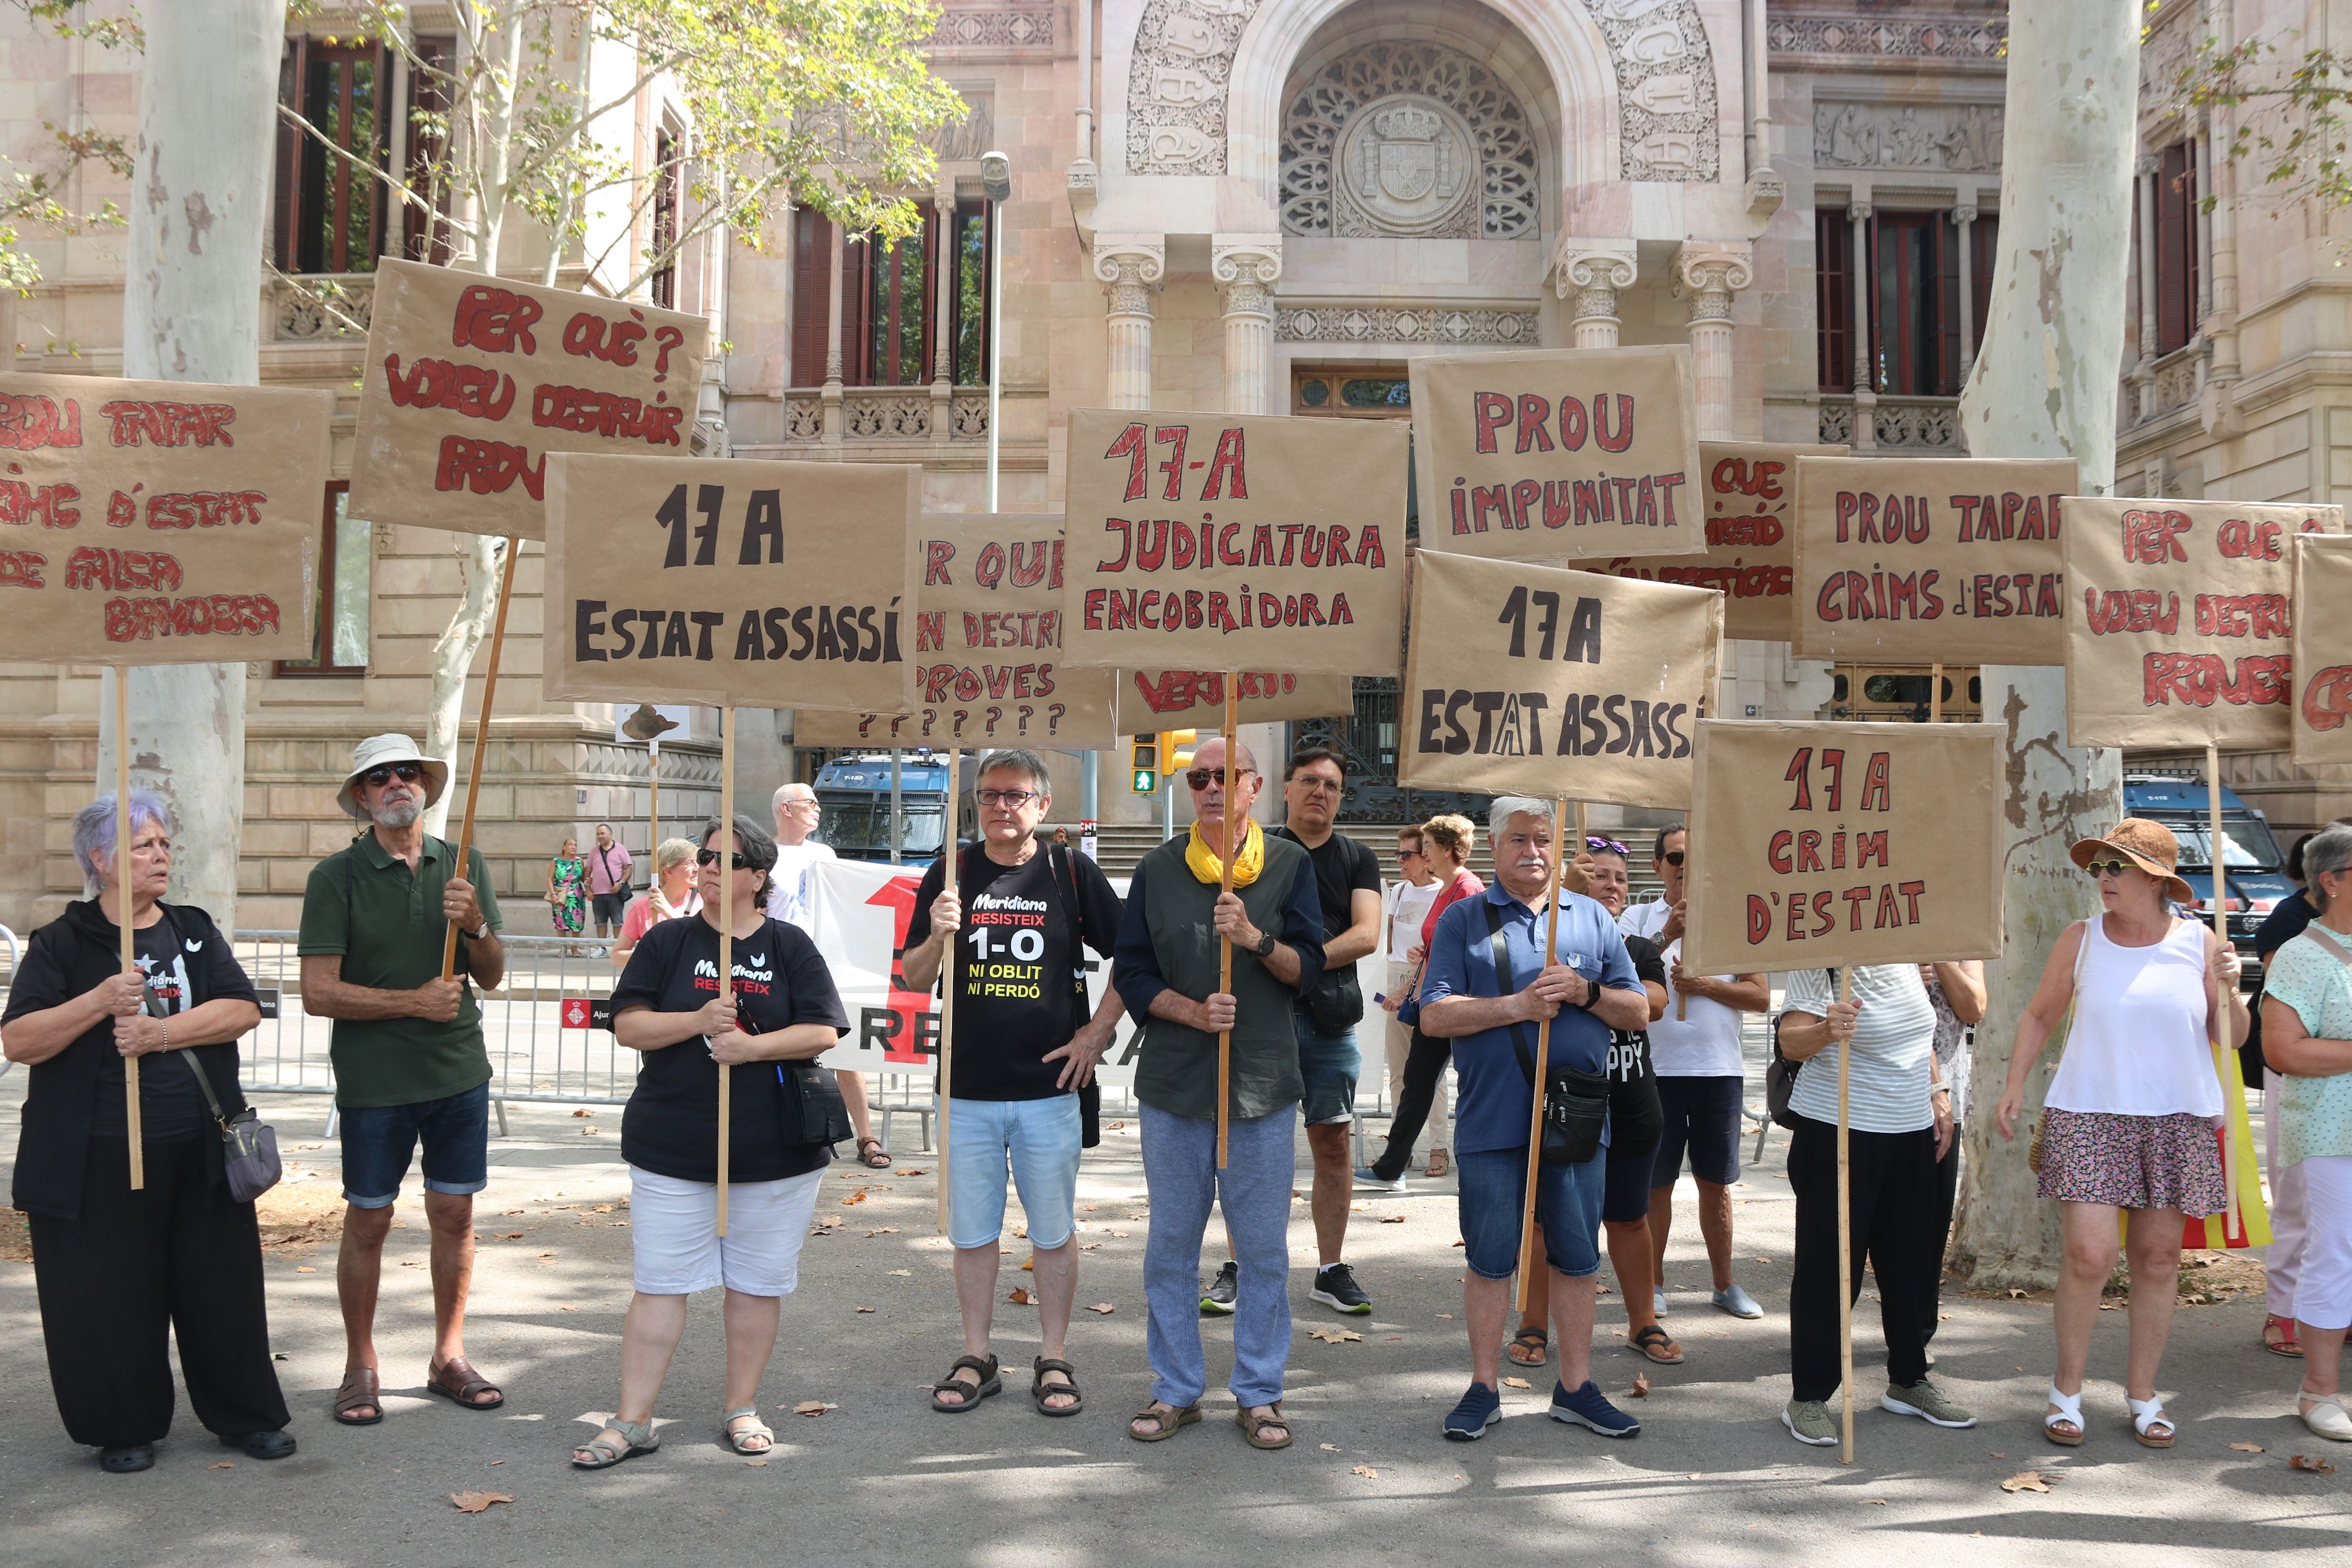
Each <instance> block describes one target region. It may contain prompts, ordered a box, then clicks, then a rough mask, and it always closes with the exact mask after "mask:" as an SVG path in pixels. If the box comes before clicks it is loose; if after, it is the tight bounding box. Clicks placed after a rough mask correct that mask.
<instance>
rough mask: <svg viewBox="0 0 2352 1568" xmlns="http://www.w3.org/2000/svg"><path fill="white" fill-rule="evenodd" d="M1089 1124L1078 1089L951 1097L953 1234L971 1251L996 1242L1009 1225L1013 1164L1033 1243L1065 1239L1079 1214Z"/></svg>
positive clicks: (1044, 1245)
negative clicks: (1031, 1096) (1081, 1151)
mask: <svg viewBox="0 0 2352 1568" xmlns="http://www.w3.org/2000/svg"><path fill="white" fill-rule="evenodd" d="M1084 1131H1085V1129H1084V1126H1083V1124H1082V1122H1081V1120H1080V1118H1079V1115H1078V1097H1077V1096H1076V1095H1075V1094H1057V1095H1054V1096H1052V1097H1051V1098H1050V1099H1046V1100H953V1101H950V1119H949V1122H948V1170H947V1180H948V1197H949V1201H950V1207H949V1209H948V1240H949V1241H950V1242H951V1243H953V1244H954V1245H955V1246H956V1247H958V1248H960V1249H961V1250H964V1251H970V1250H971V1248H973V1247H993V1246H995V1245H996V1239H997V1237H999V1236H1000V1235H1002V1234H1003V1230H1004V1172H1005V1167H1006V1166H1007V1165H1008V1164H1010V1165H1011V1167H1012V1170H1013V1186H1014V1187H1015V1188H1016V1189H1018V1190H1019V1192H1020V1194H1021V1208H1022V1212H1023V1213H1024V1214H1026V1215H1028V1216H1029V1244H1030V1245H1031V1246H1032V1247H1036V1248H1038V1249H1039V1250H1040V1251H1043V1252H1051V1251H1053V1250H1054V1248H1055V1247H1061V1246H1064V1245H1066V1243H1067V1242H1068V1241H1069V1239H1070V1232H1071V1231H1072V1230H1073V1229H1074V1228H1076V1226H1075V1225H1074V1223H1073V1222H1074V1221H1075V1220H1076V1217H1077V1216H1076V1207H1077V1199H1078V1143H1079V1140H1080V1137H1081V1136H1082V1134H1083V1132H1084Z"/></svg>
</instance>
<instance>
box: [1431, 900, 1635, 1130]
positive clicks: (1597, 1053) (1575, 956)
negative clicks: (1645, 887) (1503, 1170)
mask: <svg viewBox="0 0 2352 1568" xmlns="http://www.w3.org/2000/svg"><path fill="white" fill-rule="evenodd" d="M1490 909H1492V910H1496V911H1498V912H1499V913H1500V914H1501V916H1502V928H1503V944H1504V951H1505V952H1507V954H1508V955H1509V958H1510V964H1511V979H1512V980H1513V982H1514V983H1515V984H1513V985H1512V986H1511V989H1512V990H1515V991H1516V990H1523V989H1525V988H1526V986H1527V985H1528V983H1529V982H1531V981H1533V980H1534V979H1535V977H1536V976H1537V974H1538V973H1541V972H1542V969H1543V922H1544V915H1543V912H1542V911H1541V910H1532V909H1529V908H1528V906H1527V905H1525V904H1523V903H1521V902H1519V900H1517V899H1515V898H1513V897H1512V896H1511V895H1510V893H1509V892H1508V891H1507V890H1506V889H1504V887H1503V886H1502V884H1501V883H1499V882H1497V883H1496V884H1495V885H1494V886H1493V887H1491V888H1488V889H1486V892H1485V893H1484V894H1483V895H1481V896H1480V897H1478V898H1475V899H1463V900H1458V901H1456V902H1455V903H1454V905H1453V906H1452V907H1450V908H1449V909H1447V910H1446V911H1445V912H1444V914H1443V915H1440V916H1439V917H1438V920H1437V931H1436V934H1435V935H1434V937H1433V939H1432V941H1431V943H1430V949H1429V963H1428V966H1427V968H1426V970H1425V971H1424V973H1423V975H1422V981H1421V1001H1422V1005H1423V1006H1424V1007H1426V1006H1427V1005H1429V1004H1431V1003H1433V1002H1435V1001H1438V1000H1439V999H1441V998H1443V997H1446V996H1500V995H1503V994H1505V990H1504V987H1503V985H1502V984H1501V983H1500V981H1498V980H1497V979H1496V973H1495V958H1494V948H1493V946H1492V943H1491V942H1490V940H1489V937H1488V932H1487V924H1486V911H1487V910H1490ZM1552 951H1553V952H1554V953H1555V954H1557V956H1558V960H1559V963H1565V964H1567V965H1568V966H1569V967H1570V968H1572V969H1574V970H1575V971H1576V972H1577V973H1579V974H1581V975H1582V976H1584V978H1585V980H1586V981H1587V982H1588V983H1590V984H1594V985H1598V986H1601V987H1604V988H1606V989H1609V990H1612V991H1633V992H1637V993H1638V992H1640V991H1641V989H1642V983H1641V981H1640V980H1639V979H1638V978H1637V977H1636V976H1635V975H1634V973H1633V959H1632V957H1631V956H1630V955H1628V954H1627V952H1625V941H1624V939H1623V938H1622V937H1621V936H1619V935H1618V934H1617V922H1616V921H1614V920H1612V919H1611V918H1610V914H1609V911H1608V910H1605V909H1603V908H1602V907H1601V905H1600V904H1599V903H1597V902H1595V901H1594V900H1591V899H1588V898H1586V897H1585V896H1584V895H1583V894H1581V893H1568V892H1563V893H1562V894H1561V895H1560V900H1559V936H1558V939H1557V945H1556V946H1555V947H1554V948H1553V950H1552ZM1536 1028H1537V1026H1536V1025H1534V1024H1521V1025H1518V1026H1517V1031H1518V1033H1519V1034H1520V1035H1521V1036H1522V1037H1524V1038H1525V1040H1526V1041H1527V1047H1528V1061H1529V1062H1530V1063H1532V1062H1533V1060H1534V1059H1535V1046H1536ZM1512 1033H1513V1031H1512V1029H1510V1028H1495V1029H1486V1030H1482V1031H1481V1032H1479V1033H1478V1034H1475V1035H1465V1036H1464V1037H1461V1038H1459V1039H1456V1040H1455V1041H1454V1073H1455V1075H1456V1076H1457V1078H1458V1079H1460V1083H1461V1091H1460V1093H1459V1094H1458V1095H1457V1096H1456V1097H1455V1100H1454V1148H1455V1149H1457V1150H1459V1151H1460V1152H1463V1153H1465V1154H1475V1153H1477V1152H1480V1151H1482V1150H1487V1149H1524V1148H1526V1147H1527V1146H1528V1122H1529V1121H1530V1119H1531V1118H1532V1116H1533V1113H1534V1110H1535V1095H1534V1091H1533V1089H1531V1087H1530V1086H1529V1084H1528V1071H1527V1068H1523V1067H1522V1066H1521V1065H1520V1063H1519V1054H1518V1050H1517V1047H1515V1046H1514V1045H1513V1044H1512V1043H1511V1035H1512ZM1550 1054H1551V1059H1552V1060H1553V1061H1554V1062H1557V1063H1559V1065H1561V1066H1563V1067H1571V1068H1580V1069H1581V1070H1583V1071H1585V1072H1593V1073H1598V1072H1601V1071H1604V1070H1605V1069H1606V1068H1607V1065H1608V1058H1609V1026H1608V1025H1606V1024H1604V1023H1602V1022H1601V1020H1600V1019H1599V1018H1598V1017H1595V1016H1593V1015H1592V1014H1591V1012H1590V1011H1588V1010H1586V1009H1584V1008H1580V1007H1563V1008H1561V1009H1560V1010H1559V1015H1558V1016H1556V1017H1554V1018H1553V1019H1552V1021H1551V1053H1550Z"/></svg>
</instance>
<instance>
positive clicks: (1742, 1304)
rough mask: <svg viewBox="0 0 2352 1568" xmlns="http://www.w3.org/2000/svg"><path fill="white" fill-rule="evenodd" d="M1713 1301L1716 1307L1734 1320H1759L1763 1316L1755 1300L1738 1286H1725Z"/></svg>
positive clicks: (1762, 1311) (1718, 1291) (1762, 1310)
mask: <svg viewBox="0 0 2352 1568" xmlns="http://www.w3.org/2000/svg"><path fill="white" fill-rule="evenodd" d="M1714 1300H1715V1304H1716V1305H1717V1306H1718V1307H1720V1308H1722V1309H1723V1310H1725V1311H1727V1312H1728V1313H1730V1314H1731V1315H1732V1316H1733V1317H1735V1318H1760V1317H1762V1316H1763V1315H1764V1309H1763V1308H1761V1307H1759V1306H1758V1305H1757V1304H1756V1298H1755V1297H1753V1296H1751V1295H1749V1294H1748V1292H1747V1291H1746V1290H1744V1289H1741V1288H1740V1287H1739V1286H1738V1285H1726V1286H1725V1287H1724V1288H1723V1289H1720V1290H1717V1292H1716V1293H1715V1297H1714Z"/></svg>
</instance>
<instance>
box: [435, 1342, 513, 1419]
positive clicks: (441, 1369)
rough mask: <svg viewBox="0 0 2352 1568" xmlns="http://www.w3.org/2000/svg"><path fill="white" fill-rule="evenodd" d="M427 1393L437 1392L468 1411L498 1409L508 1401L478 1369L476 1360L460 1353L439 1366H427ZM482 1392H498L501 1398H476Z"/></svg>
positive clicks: (503, 1393)
mask: <svg viewBox="0 0 2352 1568" xmlns="http://www.w3.org/2000/svg"><path fill="white" fill-rule="evenodd" d="M425 1393H427V1394H439V1395H440V1396H441V1397H442V1398H444V1399H446V1400H447V1401H449V1403H450V1404H452V1405H462V1406H464V1407H465V1408H466V1409H467V1410H496V1409H497V1408H498V1407H499V1405H504V1404H505V1403H506V1402H507V1396H506V1394H505V1392H504V1391H503V1390H501V1389H500V1388H499V1385H498V1384H495V1383H492V1382H491V1381H490V1380H489V1379H488V1378H487V1377H484V1376H483V1375H482V1374H481V1373H478V1372H476V1371H475V1370H474V1367H473V1363H470V1362H468V1361H467V1359H466V1358H465V1357H464V1356H461V1355H459V1356H451V1357H450V1358H449V1359H448V1360H447V1361H445V1362H443V1363H441V1364H440V1365H439V1366H437V1367H431V1368H428V1370H427V1371H426V1373H425ZM477 1394H497V1395H498V1397H497V1398H495V1399H492V1400H489V1401H487V1402H484V1401H482V1400H478V1399H477V1398H476V1397H475V1395H477Z"/></svg>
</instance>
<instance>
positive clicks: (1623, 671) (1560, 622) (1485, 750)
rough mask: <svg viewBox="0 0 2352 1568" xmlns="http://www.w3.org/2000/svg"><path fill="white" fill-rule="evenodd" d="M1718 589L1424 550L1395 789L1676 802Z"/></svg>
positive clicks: (1719, 622)
mask: <svg viewBox="0 0 2352 1568" xmlns="http://www.w3.org/2000/svg"><path fill="white" fill-rule="evenodd" d="M1722 605H1723V595H1720V594H1717V593H1716V592H1715V591H1714V590H1712V589H1709V588H1685V587H1681V586H1679V585H1677V584H1669V583H1644V582H1642V581H1641V580H1640V579H1638V578H1621V577H1601V576H1596V575H1594V574H1592V573H1590V572H1571V571H1568V570H1565V569H1562V568H1560V567H1556V566H1532V565H1528V564H1525V563H1518V562H1503V561H1479V560H1475V559H1473V558H1471V557H1468V556H1464V555H1449V554H1445V553H1442V552H1437V551H1423V552H1422V553H1421V554H1420V555H1419V557H1417V558H1416V560H1415V562H1414V567H1413V578H1412V647H1411V648H1409V649H1408V650H1407V652H1406V657H1405V679H1404V689H1403V692H1402V711H1401V712H1400V713H1399V714H1398V719H1399V730H1400V731H1401V732H1400V734H1399V736H1398V739H1399V742H1400V745H1399V747H1398V766H1397V778H1398V781H1399V782H1400V783H1402V784H1422V785H1427V786H1429V787H1431V788H1433V789H1472V790H1478V791H1482V792H1486V793H1489V794H1496V795H1505V794H1517V795H1569V796H1572V797H1574V798H1576V799H1578V800H1590V801H1614V802H1618V803H1620V804H1622V805H1654V806H1665V807H1669V808H1675V809H1679V808H1681V807H1683V806H1685V805H1689V804H1690V778H1691V730H1692V724H1693V721H1695V720H1696V717H1697V716H1698V713H1699V705H1700V700H1701V697H1702V694H1703V693H1704V692H1705V690H1706V685H1707V680H1708V678H1709V676H1710V674H1711V673H1712V671H1713V670H1714V668H1716V659H1715V658H1714V657H1713V656H1714V650H1715V649H1716V648H1717V646H1718V645H1719V643H1720V640H1721V637H1722V633H1723V618H1722V617H1723V610H1722Z"/></svg>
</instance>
